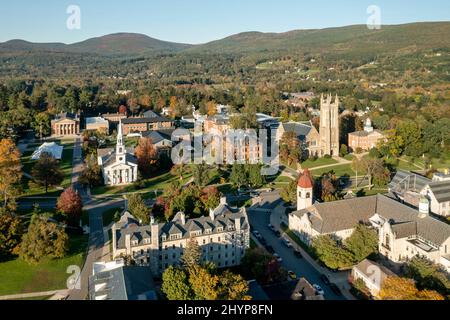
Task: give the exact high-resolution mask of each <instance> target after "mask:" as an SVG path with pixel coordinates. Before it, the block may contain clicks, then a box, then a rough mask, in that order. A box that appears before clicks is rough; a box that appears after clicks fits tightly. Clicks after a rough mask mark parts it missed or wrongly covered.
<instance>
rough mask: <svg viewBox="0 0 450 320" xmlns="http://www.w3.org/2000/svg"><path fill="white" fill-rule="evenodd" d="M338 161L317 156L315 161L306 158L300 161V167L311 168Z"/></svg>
mask: <svg viewBox="0 0 450 320" xmlns="http://www.w3.org/2000/svg"><path fill="white" fill-rule="evenodd" d="M335 163H338V162H337V161H336V160H334V159H332V158H330V159H327V158H319V159H317V160H315V161H313V160H311V159H308V160H306V161H304V162H302V168H303V169H311V168H316V167H321V166H328V165H331V164H335Z"/></svg>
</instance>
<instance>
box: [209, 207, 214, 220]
mask: <svg viewBox="0 0 450 320" xmlns="http://www.w3.org/2000/svg"><path fill="white" fill-rule="evenodd" d="M209 217H210V218H211V221H214V218H215V217H216V216H215V214H214V210H213V209H209Z"/></svg>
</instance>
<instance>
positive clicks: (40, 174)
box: [31, 152, 64, 193]
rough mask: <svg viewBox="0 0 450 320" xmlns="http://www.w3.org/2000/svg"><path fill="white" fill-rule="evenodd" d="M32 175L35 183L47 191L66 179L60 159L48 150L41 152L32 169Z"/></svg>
mask: <svg viewBox="0 0 450 320" xmlns="http://www.w3.org/2000/svg"><path fill="white" fill-rule="evenodd" d="M31 175H32V176H33V180H34V182H35V183H37V184H38V185H40V186H43V187H44V188H45V193H47V192H48V188H49V187H52V186H57V185H59V184H60V183H61V182H62V181H63V179H64V174H63V172H62V171H61V169H60V167H59V162H58V160H56V159H55V158H54V157H53V156H52V155H51V154H49V153H47V152H43V153H42V154H41V157H40V158H39V160H38V161H37V162H36V164H35V165H34V167H33V169H32V171H31Z"/></svg>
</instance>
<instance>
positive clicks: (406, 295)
mask: <svg viewBox="0 0 450 320" xmlns="http://www.w3.org/2000/svg"><path fill="white" fill-rule="evenodd" d="M380 298H381V299H382V300H444V298H443V297H442V296H441V295H440V294H439V293H437V292H436V291H432V290H422V291H419V290H418V289H417V287H416V285H415V283H414V280H412V279H407V278H400V277H397V276H393V277H388V278H387V279H386V280H385V281H384V282H383V285H382V287H381V291H380Z"/></svg>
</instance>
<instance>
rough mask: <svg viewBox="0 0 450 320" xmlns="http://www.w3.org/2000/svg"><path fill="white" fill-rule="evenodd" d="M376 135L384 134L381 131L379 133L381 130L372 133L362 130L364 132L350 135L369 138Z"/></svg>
mask: <svg viewBox="0 0 450 320" xmlns="http://www.w3.org/2000/svg"><path fill="white" fill-rule="evenodd" d="M374 133H377V134H382V133H381V131H379V130H373V131H372V132H367V131H365V130H362V131H356V132H352V133H349V135H352V136H357V137H368V136H370V135H372V134H374Z"/></svg>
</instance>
